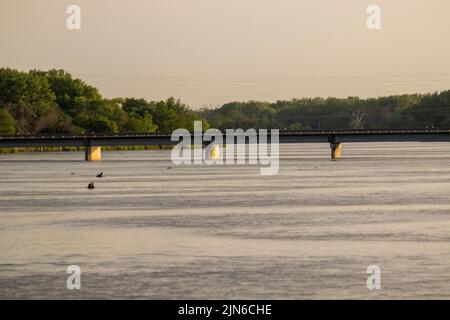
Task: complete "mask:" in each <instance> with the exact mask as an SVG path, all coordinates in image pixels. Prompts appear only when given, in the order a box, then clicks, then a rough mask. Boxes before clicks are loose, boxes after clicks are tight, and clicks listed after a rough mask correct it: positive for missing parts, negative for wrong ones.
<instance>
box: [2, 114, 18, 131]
mask: <svg viewBox="0 0 450 320" xmlns="http://www.w3.org/2000/svg"><path fill="white" fill-rule="evenodd" d="M15 133H16V122H15V121H14V118H13V117H12V116H11V115H10V114H9V112H8V111H6V110H5V109H0V134H2V135H12V134H15Z"/></svg>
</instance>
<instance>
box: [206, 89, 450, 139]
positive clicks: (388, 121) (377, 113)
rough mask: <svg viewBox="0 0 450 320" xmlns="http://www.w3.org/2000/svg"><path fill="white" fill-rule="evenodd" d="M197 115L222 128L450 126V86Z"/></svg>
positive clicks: (237, 105) (238, 105)
mask: <svg viewBox="0 0 450 320" xmlns="http://www.w3.org/2000/svg"><path fill="white" fill-rule="evenodd" d="M199 115H200V116H201V117H203V118H204V119H206V120H207V121H208V122H209V124H210V125H211V126H212V127H214V128H218V129H226V128H243V129H246V128H279V129H287V130H303V131H305V130H333V129H336V130H345V129H386V130H389V129H393V130H394V129H427V128H428V129H431V128H444V129H449V128H450V91H443V92H440V93H437V92H436V93H432V94H410V95H398V96H389V97H380V98H369V99H360V98H358V97H348V98H345V99H338V98H327V99H323V98H313V99H293V100H290V101H277V102H275V103H268V102H258V101H249V102H232V103H227V104H225V105H223V106H222V107H220V108H218V109H213V110H206V109H204V110H201V111H200V112H199Z"/></svg>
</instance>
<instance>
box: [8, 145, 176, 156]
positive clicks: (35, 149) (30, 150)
mask: <svg viewBox="0 0 450 320" xmlns="http://www.w3.org/2000/svg"><path fill="white" fill-rule="evenodd" d="M84 149H85V148H84V147H29V148H28V147H27V148H0V154H14V153H38V152H84ZM171 149H172V146H165V145H163V146H123V147H109V146H106V147H102V152H103V151H144V150H171Z"/></svg>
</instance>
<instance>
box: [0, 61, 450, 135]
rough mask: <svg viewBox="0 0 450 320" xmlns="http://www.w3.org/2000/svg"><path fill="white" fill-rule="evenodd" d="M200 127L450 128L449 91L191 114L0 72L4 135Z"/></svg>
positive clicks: (57, 77)
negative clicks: (196, 125)
mask: <svg viewBox="0 0 450 320" xmlns="http://www.w3.org/2000/svg"><path fill="white" fill-rule="evenodd" d="M195 120H202V121H203V128H208V127H209V126H210V127H214V128H218V129H221V130H224V129H229V128H243V129H248V128H255V129H258V128H267V129H270V128H279V129H288V130H331V129H407V128H408V129H410V128H414V129H425V128H445V129H448V128H450V90H449V91H443V92H439V93H438V92H436V93H431V94H410V95H398V96H389V97H379V98H369V99H360V98H358V97H348V98H345V99H339V98H327V99H323V98H312V99H306V98H304V99H293V100H289V101H277V102H274V103H269V102H258V101H248V102H231V103H227V104H225V105H223V106H221V107H220V108H217V109H200V110H199V111H194V110H192V109H190V108H189V107H188V106H187V105H186V104H184V103H182V102H181V101H180V100H176V99H175V98H169V99H167V100H165V101H147V100H145V99H136V98H115V99H106V98H103V97H102V96H101V94H100V92H99V91H98V89H97V88H95V87H93V86H91V85H88V84H86V83H85V82H84V81H82V80H80V79H75V78H73V77H72V75H71V74H70V73H68V72H66V71H64V70H49V71H39V70H32V71H30V72H20V71H17V70H13V69H8V68H2V69H0V134H3V135H12V134H37V133H70V134H87V133H93V132H94V133H150V132H164V133H170V132H172V131H173V130H175V129H177V128H186V129H188V130H192V129H193V122H194V121H195Z"/></svg>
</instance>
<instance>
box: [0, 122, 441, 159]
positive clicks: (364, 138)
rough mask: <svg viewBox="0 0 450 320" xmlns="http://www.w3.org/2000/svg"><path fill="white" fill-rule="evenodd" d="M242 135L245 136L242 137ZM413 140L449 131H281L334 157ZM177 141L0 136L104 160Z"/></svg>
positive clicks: (13, 143) (282, 138) (18, 144)
mask: <svg viewBox="0 0 450 320" xmlns="http://www.w3.org/2000/svg"><path fill="white" fill-rule="evenodd" d="M269 132H270V131H269ZM192 137H194V135H192ZM239 137H241V138H244V139H239ZM245 138H248V136H244V137H242V135H241V136H239V135H237V134H236V135H235V143H242V141H243V142H244V143H249V139H245ZM191 141H194V140H193V139H192V140H191ZM224 141H225V140H224ZM414 141H415V142H418V141H420V142H450V130H448V129H446V130H344V131H280V133H279V142H280V143H329V144H330V149H331V158H332V159H333V160H337V159H339V158H340V157H341V151H342V147H343V143H350V142H352V143H353V142H360V143H361V142H363V143H370V142H414ZM267 142H268V143H270V142H271V134H270V133H268V136H267ZM178 143H179V141H172V139H171V135H170V134H159V133H152V134H109V135H98V134H91V135H38V136H29V135H28V136H0V148H22V147H83V148H85V160H86V161H99V160H101V147H105V146H162V145H176V144H178ZM203 143H204V144H205V143H206V142H203Z"/></svg>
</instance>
